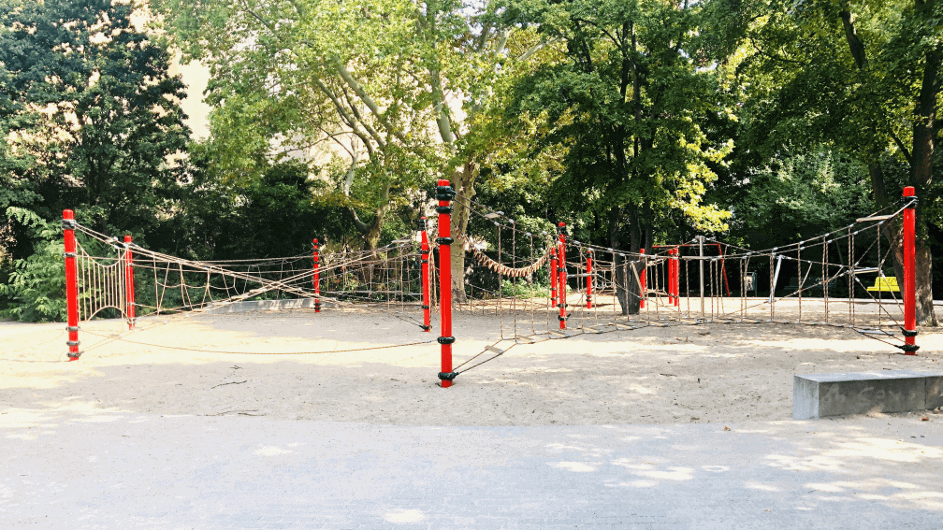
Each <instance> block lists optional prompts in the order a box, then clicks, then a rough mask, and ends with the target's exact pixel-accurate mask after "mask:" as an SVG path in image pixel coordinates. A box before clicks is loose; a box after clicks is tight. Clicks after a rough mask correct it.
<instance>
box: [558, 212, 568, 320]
mask: <svg viewBox="0 0 943 530" xmlns="http://www.w3.org/2000/svg"><path fill="white" fill-rule="evenodd" d="M564 228H566V224H565V223H560V224H559V226H558V228H557V232H558V233H559V235H560V246H559V248H560V250H559V251H558V254H559V256H558V258H557V259H558V260H559V261H558V262H557V264H558V266H559V273H558V274H557V280H558V281H559V282H560V285H559V287H558V288H557V294H558V296H559V297H560V303H559V306H560V316H558V317H557V318H558V319H559V320H560V329H566V234H564V233H563V229H564Z"/></svg>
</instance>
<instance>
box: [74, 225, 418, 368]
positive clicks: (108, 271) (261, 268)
mask: <svg viewBox="0 0 943 530" xmlns="http://www.w3.org/2000/svg"><path fill="white" fill-rule="evenodd" d="M63 228H64V232H65V248H66V252H65V261H66V299H67V311H68V327H67V330H68V331H69V341H68V342H67V344H68V346H69V358H70V360H76V359H78V358H79V356H80V355H81V352H80V350H79V345H80V341H79V339H78V331H79V329H80V328H79V324H80V322H86V321H88V320H91V319H93V318H96V317H103V318H123V319H125V320H126V321H127V324H128V328H129V329H133V328H134V325H135V322H136V320H137V318H138V317H142V316H151V315H167V314H176V313H182V312H186V313H189V314H192V313H201V312H209V313H221V312H234V311H240V310H245V309H247V308H253V307H254V308H260V309H264V308H266V307H269V306H271V305H278V304H280V305H288V306H290V307H311V308H314V310H315V312H320V311H321V308H322V305H326V304H330V305H332V306H334V307H369V308H370V310H373V311H376V310H385V311H386V312H388V313H389V314H392V315H394V316H396V317H397V318H400V319H401V320H404V321H406V322H409V323H411V324H415V325H417V326H420V327H423V326H425V324H424V323H423V322H422V320H423V315H422V310H423V306H428V305H429V304H428V303H425V304H421V303H420V302H421V300H422V295H423V289H422V285H423V281H422V275H421V273H420V264H421V261H422V257H423V256H425V254H424V253H421V251H420V249H419V246H418V244H417V243H416V242H414V241H412V240H397V241H394V242H392V243H390V244H389V245H387V246H385V247H382V248H378V249H376V250H367V251H359V250H350V249H342V250H337V251H324V250H323V249H321V247H320V245H319V244H318V241H317V240H316V239H315V240H314V241H313V245H312V252H311V253H310V254H308V253H305V254H299V255H295V256H289V257H282V258H267V259H253V260H225V261H200V260H188V259H184V258H180V257H176V256H171V255H169V254H164V253H161V252H157V251H153V250H150V249H148V248H146V247H142V246H139V245H137V244H135V243H133V242H132V239H131V237H130V236H125V238H124V240H123V241H119V240H118V239H117V238H115V237H109V236H107V235H105V234H102V233H99V232H97V231H95V230H93V229H91V228H89V227H86V226H83V225H81V224H79V223H77V222H76V221H75V219H74V213H73V212H72V211H71V210H66V211H65V212H64V215H63ZM77 235H79V236H81V239H82V241H79V238H78V237H76V236H77ZM108 253H111V254H112V255H110V256H108V255H105V254H108Z"/></svg>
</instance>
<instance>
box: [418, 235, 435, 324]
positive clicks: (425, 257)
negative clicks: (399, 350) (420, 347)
mask: <svg viewBox="0 0 943 530" xmlns="http://www.w3.org/2000/svg"><path fill="white" fill-rule="evenodd" d="M421 236H422V239H421V241H422V246H421V247H420V251H421V253H422V257H421V259H422V330H423V331H424V332H429V331H431V330H432V326H431V325H430V323H429V322H430V321H429V309H430V308H429V235H428V234H427V233H426V218H425V217H423V218H422V234H421Z"/></svg>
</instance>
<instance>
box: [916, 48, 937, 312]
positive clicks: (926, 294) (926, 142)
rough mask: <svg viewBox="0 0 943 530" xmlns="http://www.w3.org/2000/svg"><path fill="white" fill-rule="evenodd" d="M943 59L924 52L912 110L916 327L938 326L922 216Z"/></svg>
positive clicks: (930, 178) (930, 179)
mask: <svg viewBox="0 0 943 530" xmlns="http://www.w3.org/2000/svg"><path fill="white" fill-rule="evenodd" d="M941 59H943V55H941V54H939V53H936V52H933V51H931V52H928V53H927V56H926V63H925V64H924V71H923V84H922V85H921V87H920V94H919V95H918V97H917V101H916V105H915V108H914V125H913V149H912V150H911V156H912V160H913V164H912V175H911V177H912V181H911V182H912V184H913V186H914V187H915V188H916V192H917V199H918V200H919V199H923V200H924V202H922V203H921V202H918V203H917V241H916V245H915V246H916V253H917V323H918V324H920V325H925V326H926V325H929V326H936V325H938V323H937V319H936V313H935V312H934V311H933V274H932V271H931V263H932V260H931V254H930V248H929V245H928V244H927V241H926V237H927V236H926V234H927V227H926V216H925V215H924V214H923V212H924V206H923V204H926V196H925V195H924V194H925V193H926V192H927V191H928V190H929V189H930V185H931V184H932V183H933V151H934V147H935V145H934V136H935V134H934V131H935V130H936V98H937V95H939V93H940V83H939V80H938V79H937V77H938V74H939V71H940V66H941V64H940V63H941Z"/></svg>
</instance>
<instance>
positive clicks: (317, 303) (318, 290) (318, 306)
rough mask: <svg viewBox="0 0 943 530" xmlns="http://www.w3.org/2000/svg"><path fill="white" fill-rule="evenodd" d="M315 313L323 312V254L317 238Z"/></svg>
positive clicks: (315, 252) (314, 281)
mask: <svg viewBox="0 0 943 530" xmlns="http://www.w3.org/2000/svg"><path fill="white" fill-rule="evenodd" d="M313 248H314V279H313V280H312V281H313V283H314V312H315V313H320V312H321V253H320V247H319V246H318V240H317V238H315V239H314V247H313Z"/></svg>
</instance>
